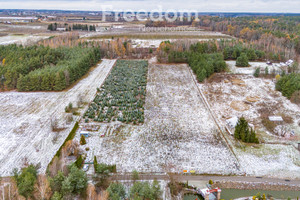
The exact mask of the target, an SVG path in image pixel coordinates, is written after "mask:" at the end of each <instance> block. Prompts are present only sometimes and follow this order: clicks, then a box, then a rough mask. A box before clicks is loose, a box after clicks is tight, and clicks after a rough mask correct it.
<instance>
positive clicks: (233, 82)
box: [231, 79, 246, 87]
mask: <svg viewBox="0 0 300 200" xmlns="http://www.w3.org/2000/svg"><path fill="white" fill-rule="evenodd" d="M231 83H232V84H233V85H238V86H243V87H244V86H246V84H245V81H243V80H241V79H231Z"/></svg>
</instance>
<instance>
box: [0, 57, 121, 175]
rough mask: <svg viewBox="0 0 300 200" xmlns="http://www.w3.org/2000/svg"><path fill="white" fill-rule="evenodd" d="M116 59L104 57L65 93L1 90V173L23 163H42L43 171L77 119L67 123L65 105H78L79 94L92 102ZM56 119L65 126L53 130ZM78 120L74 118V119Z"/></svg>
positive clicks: (60, 124)
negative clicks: (51, 122) (59, 130)
mask: <svg viewBox="0 0 300 200" xmlns="http://www.w3.org/2000/svg"><path fill="white" fill-rule="evenodd" d="M114 63H115V60H103V61H102V63H101V64H99V65H98V66H97V67H96V68H95V69H93V70H92V71H91V72H90V73H89V75H88V76H87V77H86V78H84V79H82V80H81V81H79V82H78V83H77V84H76V85H75V86H74V87H73V88H71V89H69V90H67V91H63V92H34V93H32V92H28V93H21V92H14V91H12V92H2V93H0V105H1V107H0V136H1V137H0V176H7V175H9V174H10V173H11V172H12V169H13V168H16V167H17V168H20V167H22V166H23V165H24V163H26V162H29V163H33V164H38V163H40V164H41V172H45V169H46V167H47V165H48V163H49V162H50V160H51V159H52V158H53V156H54V154H55V153H56V151H57V150H58V148H59V147H60V146H61V144H62V143H63V141H64V140H65V138H66V137H67V135H68V133H69V132H70V130H71V128H72V127H73V125H74V122H73V123H71V124H66V114H65V112H64V108H65V106H67V105H68V104H69V102H72V103H73V105H74V106H76V102H77V100H78V95H83V97H84V101H87V102H90V101H91V100H92V99H93V97H94V95H95V93H96V88H97V87H98V86H99V85H101V84H102V83H103V81H104V80H105V78H106V76H107V75H108V73H109V72H110V70H111V68H112V66H113V65H114ZM54 118H57V119H58V121H59V126H60V127H64V128H65V129H64V130H63V131H61V132H59V133H55V132H52V130H51V127H50V120H51V119H54ZM74 121H75V120H74Z"/></svg>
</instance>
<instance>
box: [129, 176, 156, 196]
mask: <svg viewBox="0 0 300 200" xmlns="http://www.w3.org/2000/svg"><path fill="white" fill-rule="evenodd" d="M160 196H161V189H160V186H159V183H158V182H157V180H154V181H153V183H152V185H150V183H149V182H135V183H134V184H133V186H132V187H131V188H130V197H131V199H159V197H160Z"/></svg>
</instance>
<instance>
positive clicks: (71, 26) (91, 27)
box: [47, 23, 96, 31]
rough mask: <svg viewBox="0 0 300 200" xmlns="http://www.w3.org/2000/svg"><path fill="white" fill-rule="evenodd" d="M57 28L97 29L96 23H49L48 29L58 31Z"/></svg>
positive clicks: (69, 29) (68, 29)
mask: <svg viewBox="0 0 300 200" xmlns="http://www.w3.org/2000/svg"><path fill="white" fill-rule="evenodd" d="M57 28H65V30H66V31H72V30H74V31H75V30H80V31H96V26H95V25H87V24H72V25H70V24H67V23H64V24H57V23H51V24H48V28H47V29H48V30H49V31H56V30H57Z"/></svg>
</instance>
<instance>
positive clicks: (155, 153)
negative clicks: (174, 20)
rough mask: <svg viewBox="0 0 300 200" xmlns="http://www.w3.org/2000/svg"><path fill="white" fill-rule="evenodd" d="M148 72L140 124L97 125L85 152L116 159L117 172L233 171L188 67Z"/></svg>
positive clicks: (232, 162) (111, 160) (151, 68)
mask: <svg viewBox="0 0 300 200" xmlns="http://www.w3.org/2000/svg"><path fill="white" fill-rule="evenodd" d="M148 73H149V74H148V83H147V96H146V105H145V123H144V125H142V126H131V125H124V124H121V123H111V124H103V123H102V124H99V125H101V127H100V130H99V131H98V132H95V133H92V136H91V137H89V138H88V139H87V144H86V145H84V146H83V149H85V147H89V148H90V150H89V151H88V152H87V154H88V157H89V158H92V156H93V155H96V156H97V159H98V162H104V163H108V164H116V165H117V170H118V171H121V172H131V171H132V170H134V169H136V170H138V171H141V172H166V171H172V172H183V170H192V169H193V170H196V172H197V173H214V174H231V173H238V170H237V167H236V165H235V164H236V160H235V158H234V156H233V155H232V154H231V152H230V151H229V150H228V149H227V147H226V146H225V145H224V144H223V143H222V139H220V138H219V136H218V133H217V129H216V126H215V124H214V122H213V120H212V118H211V117H210V115H209V114H208V112H207V110H206V109H205V107H204V104H203V102H202V101H201V99H200V97H199V96H198V90H197V87H196V85H195V84H194V82H193V80H192V77H191V75H190V72H189V69H188V66H187V65H150V66H149V72H148ZM82 125H84V123H82ZM102 133H106V136H105V137H100V134H102ZM76 137H77V139H78V140H79V137H80V136H79V133H78V134H77V136H76Z"/></svg>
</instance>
